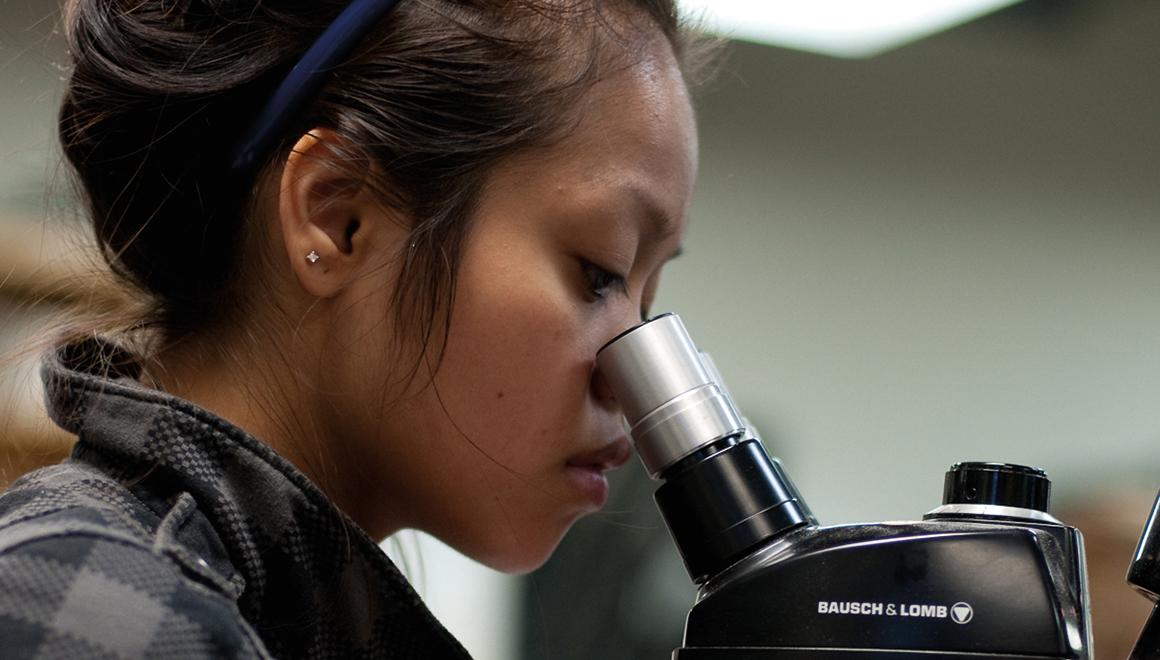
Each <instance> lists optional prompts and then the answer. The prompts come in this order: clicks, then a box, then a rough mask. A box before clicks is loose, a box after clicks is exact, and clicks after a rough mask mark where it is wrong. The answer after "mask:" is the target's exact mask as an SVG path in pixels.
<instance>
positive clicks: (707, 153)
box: [0, 0, 1160, 660]
mask: <svg viewBox="0 0 1160 660" xmlns="http://www.w3.org/2000/svg"><path fill="white" fill-rule="evenodd" d="M1060 4H1061V5H1062V4H1064V3H1060ZM1066 4H1068V5H1069V6H1071V7H1074V8H1078V9H1077V11H1078V12H1079V13H1078V14H1077V15H1074V16H1073V17H1072V19H1071V20H1070V21H1069V20H1067V18H1066V17H1065V18H1064V19H1063V20H1062V22H1055V23H1049V24H1047V25H1046V26H1044V25H1041V24H1039V23H1036V24H1031V23H1019V22H1017V21H1008V22H998V23H996V22H987V23H982V24H978V25H972V26H966V27H965V28H963V29H960V30H956V31H954V32H952V33H950V34H948V35H945V36H943V37H940V38H938V39H934V40H930V41H927V42H921V43H919V44H916V45H914V46H912V47H909V48H906V49H903V50H901V51H898V52H895V53H892V54H888V55H886V56H884V57H882V58H879V59H875V60H870V61H866V62H857V61H853V62H852V61H839V60H829V59H826V58H821V57H816V56H809V55H803V54H794V53H790V52H787V51H780V50H775V49H770V48H762V47H757V46H751V45H738V46H736V47H735V49H734V55H733V57H732V58H731V62H730V64H729V65H728V66H727V67H726V69H725V73H724V74H723V75H722V77H721V79H720V80H719V82H718V83H716V84H715V85H714V86H713V87H712V88H711V91H710V93H708V94H706V95H704V99H703V102H702V105H701V120H702V121H701V125H702V156H703V162H702V171H701V177H700V183H699V193H698V197H697V200H696V203H695V208H694V213H693V221H692V225H691V228H690V233H689V236H688V240H687V245H686V249H687V254H686V256H684V257H682V258H681V259H680V260H678V261H677V262H675V263H674V264H673V265H672V267H671V268H670V270H669V272H668V274H667V275H666V281H665V283H664V285H663V287H662V291H661V297H660V300H659V301H658V304H657V306H656V310H657V311H661V310H664V309H671V310H675V311H678V312H680V313H681V314H682V316H683V317H684V318H685V320H686V323H687V324H688V326H689V327H690V329H691V331H692V332H693V333H694V337H695V339H697V340H698V342H699V343H700V344H701V345H702V347H703V348H705V349H706V350H709V351H710V352H712V353H713V355H714V357H715V359H716V361H717V364H718V365H719V367H720V368H721V371H722V372H723V373H724V375H725V377H726V378H727V379H728V381H729V382H730V385H731V389H732V390H733V392H734V394H735V395H736V396H737V397H738V399H739V403H740V404H741V406H742V408H743V410H744V411H745V412H746V414H747V415H748V416H749V417H750V418H751V419H753V420H754V421H755V422H757V423H759V424H760V425H761V427H762V429H763V432H764V433H765V435H766V437H767V439H768V444H769V445H770V447H771V448H772V449H773V450H774V451H775V453H778V454H780V455H782V456H783V457H784V458H785V459H786V461H787V467H788V469H789V470H790V472H791V474H792V475H793V476H794V478H795V479H796V480H797V482H798V485H799V486H800V487H801V489H802V490H803V491H804V492H805V494H806V496H807V497H808V499H809V500H810V503H811V505H812V506H813V508H814V510H815V512H816V513H817V514H818V515H819V516H820V517H822V518H823V519H824V520H825V521H827V522H847V521H856V520H869V519H886V518H913V517H916V516H918V515H920V514H921V513H922V512H924V511H925V510H927V509H930V508H932V507H933V506H935V505H936V504H937V503H938V498H939V496H940V492H941V480H942V472H943V471H944V470H945V469H946V468H947V467H948V466H949V464H950V463H952V462H953V461H956V460H960V459H975V460H979V459H985V460H1008V461H1018V462H1026V463H1032V464H1036V465H1040V466H1042V467H1044V468H1046V469H1047V470H1048V471H1049V473H1050V474H1051V476H1052V477H1053V478H1054V480H1055V483H1056V487H1057V493H1058V494H1059V495H1060V497H1062V498H1063V499H1068V498H1071V499H1078V498H1082V497H1098V496H1099V495H1100V493H1102V492H1110V491H1112V490H1113V489H1115V488H1117V487H1119V486H1120V485H1122V484H1124V483H1139V484H1143V485H1144V486H1145V487H1150V488H1155V487H1156V486H1160V296H1158V291H1160V185H1157V181H1156V179H1157V175H1158V173H1160V119H1158V117H1160V115H1158V111H1160V79H1158V78H1157V76H1156V72H1157V71H1158V70H1160V66H1158V65H1160V40H1157V39H1156V34H1157V33H1158V32H1157V29H1158V28H1160V4H1157V3H1139V2H1131V1H1126V0H1107V1H1106V2H1105V1H1103V0H1101V2H1099V3H1066ZM53 5H54V3H52V2H41V1H40V0H35V1H34V0H10V1H9V2H6V3H5V4H3V5H0V17H2V19H3V20H2V21H0V26H2V27H0V89H2V90H3V92H2V94H0V113H2V116H4V118H5V119H4V121H3V122H0V207H2V208H3V209H8V208H19V209H21V210H22V211H26V210H28V209H29V208H32V209H35V208H39V205H40V200H42V199H43V189H44V181H45V180H46V179H45V173H46V172H47V173H50V174H51V173H52V172H53V171H54V168H53V158H54V157H53V156H52V154H53V153H54V151H53V148H52V147H51V145H50V144H48V143H46V142H44V140H45V139H46V138H47V136H49V135H51V122H52V117H53V114H54V112H55V108H54V107H53V105H54V102H55V100H54V99H55V91H54V90H55V84H56V81H55V78H56V77H57V76H58V75H59V74H58V72H57V71H56V70H55V69H53V67H52V59H53V58H54V57H57V56H58V53H59V41H58V40H56V41H54V40H53V37H52V35H51V29H50V28H51V25H52V20H51V19H48V22H44V21H43V20H40V21H39V22H38V23H36V25H37V27H35V28H32V29H27V28H26V27H25V26H28V25H32V24H33V21H38V20H39V19H43V18H44V17H45V16H47V15H48V14H49V12H50V8H51V7H52V6H53ZM54 44H55V45H54ZM0 218H3V213H0ZM0 221H2V220H0ZM2 276H3V268H2V264H0V277H2ZM2 328H3V326H2V325H0V331H2ZM628 469H637V468H636V466H632V465H630V466H629V467H628ZM649 505H650V504H649V503H642V506H649ZM423 554H424V557H425V560H424V561H425V564H426V570H425V571H424V574H425V577H423V576H421V577H420V579H419V580H418V582H419V585H418V586H419V588H420V591H421V593H424V594H425V595H426V596H427V597H428V599H429V600H430V601H431V604H432V607H433V609H434V610H435V611H436V612H437V614H438V615H439V616H441V617H442V618H444V620H446V621H447V622H448V625H449V627H450V628H451V629H452V631H453V632H455V633H456V634H457V635H458V636H459V637H460V638H461V639H464V641H465V642H466V643H467V645H468V646H469V648H471V649H472V650H473V652H475V653H476V654H477V657H479V658H481V659H482V660H486V659H487V658H507V657H512V652H511V646H510V645H511V643H512V639H513V638H512V628H511V627H510V626H511V625H515V624H516V623H518V622H515V621H514V620H513V616H514V615H513V611H514V609H513V606H512V603H513V601H512V599H513V595H512V589H511V584H512V583H511V581H510V580H507V579H504V578H501V577H499V576H496V575H494V574H493V573H490V572H489V571H487V570H486V569H482V568H479V567H474V566H471V565H469V564H466V563H464V562H465V560H462V559H454V558H449V557H450V555H448V554H447V553H446V552H445V551H443V550H441V549H440V550H431V551H430V552H426V551H425V552H424V553H423Z"/></svg>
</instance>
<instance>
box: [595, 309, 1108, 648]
mask: <svg viewBox="0 0 1160 660" xmlns="http://www.w3.org/2000/svg"><path fill="white" fill-rule="evenodd" d="M654 324H655V325H654ZM650 326H652V327H650ZM637 333H639V334H638V336H636V337H633V335H634V334H637ZM618 344H619V346H618ZM673 356H677V357H673ZM597 364H598V368H600V369H601V370H602V371H603V372H604V373H605V374H606V377H607V378H608V380H609V382H610V384H611V386H612V389H613V391H614V392H615V394H616V396H617V398H618V399H619V400H620V401H621V403H622V407H623V408H624V409H625V415H626V419H627V421H628V425H629V428H630V432H631V433H632V435H633V440H634V443H635V444H636V446H637V450H638V453H639V454H640V456H641V459H642V462H643V463H644V464H645V467H646V469H648V471H649V473H650V475H651V476H653V477H654V478H656V479H658V480H660V481H661V482H662V484H661V485H660V487H659V488H658V489H657V491H656V494H655V499H656V503H657V506H658V508H659V509H660V512H661V515H662V517H663V518H664V520H665V523H666V525H667V526H668V528H669V531H670V533H671V535H672V537H673V540H674V542H675V544H676V546H677V548H678V550H679V551H680V553H681V556H682V558H683V559H684V562H685V566H686V568H687V569H688V571H689V575H690V577H691V578H692V579H693V581H694V582H695V583H696V584H697V585H698V587H699V591H698V594H697V599H696V602H695V604H694V605H693V607H692V609H691V611H690V612H689V615H688V620H687V623H686V627H685V636H684V640H683V644H682V646H681V647H680V648H678V649H677V650H675V651H674V652H673V658H674V660H832V659H837V658H856V659H860V658H865V659H868V660H869V659H874V660H878V659H886V658H890V659H899V660H903V659H914V660H920V659H922V660H945V659H950V658H956V659H957V658H961V659H968V658H974V659H976V660H983V659H986V660H1003V659H1015V658H1041V659H1042V658H1068V659H1076V660H1079V659H1087V658H1090V657H1091V630H1090V618H1089V614H1088V605H1087V584H1086V581H1087V578H1086V568H1085V562H1084V553H1083V541H1082V538H1081V536H1080V533H1079V531H1078V530H1076V529H1075V528H1073V527H1068V526H1066V525H1064V524H1063V523H1061V522H1060V521H1058V520H1056V519H1055V518H1054V517H1052V516H1051V515H1049V514H1048V513H1047V508H1048V500H1049V491H1050V482H1049V481H1048V479H1047V477H1046V475H1045V474H1044V473H1043V472H1042V471H1040V470H1037V469H1034V468H1028V467H1023V466H1018V465H1010V464H1000V463H959V464H956V465H954V466H953V467H952V468H951V469H950V471H948V472H947V473H946V477H945V480H944V489H943V501H942V505H941V506H939V507H937V508H935V509H934V510H933V511H931V512H930V513H928V514H926V516H924V518H923V520H921V521H910V522H883V523H870V524H858V525H837V526H819V525H818V523H817V521H816V519H815V517H814V516H813V514H812V513H811V512H810V510H809V508H808V506H807V505H806V503H805V500H804V498H802V496H801V494H800V493H799V492H798V490H797V488H796V487H795V486H794V484H793V482H792V481H791V480H790V478H789V476H788V475H787V474H786V472H785V470H784V469H783V468H782V466H781V464H780V462H778V461H777V460H776V459H772V458H771V457H770V456H769V455H768V454H767V453H766V451H765V449H764V447H763V446H762V444H761V442H760V439H759V438H758V437H756V434H755V432H754V431H753V430H752V428H751V427H750V426H749V424H748V422H746V421H744V419H743V418H741V417H740V415H739V414H738V413H736V409H735V407H734V406H733V404H732V397H730V396H729V394H728V390H727V389H726V388H725V385H724V383H723V382H721V378H720V375H719V374H717V372H716V369H715V367H713V366H712V361H711V360H709V359H708V357H707V356H706V355H704V354H702V353H700V352H699V351H697V350H696V348H695V347H694V346H693V345H692V342H691V340H689V339H688V337H687V334H685V330H684V326H683V325H682V324H681V323H680V320H679V319H677V318H675V317H674V316H673V315H664V316H661V317H657V318H654V319H651V320H650V321H648V322H646V323H644V324H642V325H640V326H637V328H634V329H633V330H630V331H628V332H626V333H624V334H622V335H621V336H620V337H618V338H616V339H614V340H613V341H612V342H610V343H609V344H608V345H606V346H605V348H604V349H602V350H601V354H600V355H598V357H597ZM875 478H879V479H881V478H883V477H882V476H881V475H877V476H875V475H867V477H866V483H864V484H862V485H863V487H865V488H867V489H872V488H876V487H879V486H877V485H876V484H875V482H874V480H875ZM885 478H889V477H885Z"/></svg>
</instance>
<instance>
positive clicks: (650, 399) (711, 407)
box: [596, 314, 745, 479]
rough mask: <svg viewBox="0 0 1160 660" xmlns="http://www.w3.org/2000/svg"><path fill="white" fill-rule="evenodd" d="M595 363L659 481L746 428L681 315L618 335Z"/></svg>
mask: <svg viewBox="0 0 1160 660" xmlns="http://www.w3.org/2000/svg"><path fill="white" fill-rule="evenodd" d="M596 367H597V369H599V370H600V372H601V374H602V375H603V376H604V379H605V380H606V381H607V382H608V385H609V387H611V388H612V391H613V393H614V394H615V396H616V399H617V401H618V402H619V403H620V405H621V408H622V410H623V411H624V417H625V419H626V420H627V421H628V426H629V433H630V435H631V436H632V440H633V444H634V445H635V446H636V451H637V454H639V455H640V458H641V461H642V462H643V463H644V466H645V469H646V470H648V473H649V476H651V477H653V478H654V479H655V478H657V476H658V475H660V474H661V473H662V472H664V471H665V469H666V468H668V467H669V466H671V465H673V464H674V463H676V462H677V461H679V460H680V459H682V458H684V457H686V456H688V455H689V454H692V453H693V452H695V451H697V450H698V449H700V448H701V447H704V446H705V445H708V444H711V443H713V442H716V441H717V440H721V439H722V438H727V437H729V436H731V435H737V434H739V433H741V432H742V431H744V430H745V425H744V423H743V422H742V421H741V415H739V414H738V412H737V408H736V407H735V406H734V404H733V401H732V399H730V397H729V395H728V393H727V392H726V391H725V389H724V388H723V387H722V386H721V385H720V384H719V376H717V374H716V369H715V368H714V367H712V366H709V367H708V368H706V364H705V363H704V362H703V361H702V357H701V354H700V353H699V352H698V351H697V347H696V346H694V345H693V340H692V339H690V338H689V333H688V332H687V331H686V330H685V325H684V324H683V323H681V319H680V317H679V316H677V315H676V314H665V315H663V316H658V317H656V318H654V319H651V320H649V321H647V322H645V323H642V324H641V325H638V326H636V327H635V328H633V329H631V330H629V331H627V332H625V333H624V334H622V335H621V336H619V337H617V338H616V339H614V340H612V341H611V342H609V343H608V344H607V345H605V346H604V348H602V349H600V352H599V353H597V355H596Z"/></svg>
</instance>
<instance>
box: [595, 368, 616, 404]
mask: <svg viewBox="0 0 1160 660" xmlns="http://www.w3.org/2000/svg"><path fill="white" fill-rule="evenodd" d="M592 395H593V397H594V398H595V399H596V400H597V401H598V402H599V403H600V404H601V405H602V406H604V407H605V408H608V409H609V410H612V411H614V412H617V413H619V412H620V403H619V402H618V401H617V400H616V394H615V393H614V392H613V391H612V387H610V386H609V385H608V380H607V379H605V378H604V374H602V373H600V370H599V369H597V368H596V367H595V366H593V367H592Z"/></svg>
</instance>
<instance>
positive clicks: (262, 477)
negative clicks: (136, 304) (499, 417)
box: [0, 339, 467, 658]
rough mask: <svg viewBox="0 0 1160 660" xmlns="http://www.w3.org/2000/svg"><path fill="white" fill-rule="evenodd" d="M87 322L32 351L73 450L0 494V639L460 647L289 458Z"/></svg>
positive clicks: (55, 653) (292, 649)
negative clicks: (70, 339) (75, 334)
mask: <svg viewBox="0 0 1160 660" xmlns="http://www.w3.org/2000/svg"><path fill="white" fill-rule="evenodd" d="M138 373H139V369H138V367H137V366H136V362H135V361H134V359H133V357H132V356H131V355H130V354H128V353H127V352H125V351H123V350H121V349H119V348H118V347H117V346H116V345H115V344H114V343H112V342H109V341H105V340H99V339H92V340H88V341H84V342H79V343H76V344H72V345H67V346H63V347H61V348H60V349H58V350H57V351H54V352H53V353H52V354H50V355H49V356H48V357H47V358H46V360H45V363H44V366H43V368H42V376H43V378H44V381H45V398H46V401H47V403H48V408H49V412H50V414H51V416H52V417H53V419H54V421H56V422H57V423H58V424H60V425H61V426H62V427H63V428H65V429H67V430H69V431H70V432H72V433H75V434H76V435H77V436H78V440H77V444H76V446H75V447H74V449H73V452H72V456H71V458H69V459H67V460H66V461H64V462H63V463H61V464H59V465H56V466H52V467H48V468H45V469H42V470H38V471H36V472H32V473H29V474H27V475H25V476H24V477H22V478H20V479H19V480H18V481H17V482H16V483H14V484H13V485H12V486H11V488H10V489H9V490H7V491H6V492H4V493H2V494H0V657H4V658H74V657H83V658H161V657H164V658H178V657H180V658H209V657H212V658H266V657H286V658H290V657H303V658H466V657H467V653H466V652H465V651H464V650H463V648H462V647H461V646H460V645H459V644H458V642H456V641H455V640H454V639H453V638H452V637H451V635H450V634H448V633H447V632H446V631H445V630H444V629H443V627H442V626H440V625H439V623H438V622H437V621H436V620H435V619H434V618H433V617H432V616H431V614H430V612H428V610H427V608H426V607H425V606H424V605H423V603H422V602H421V600H420V599H419V597H418V596H417V595H416V594H415V592H414V591H413V590H412V589H411V587H410V586H409V585H408V584H407V582H406V580H405V579H404V578H403V576H402V575H401V574H400V573H399V571H398V569H397V568H396V567H395V565H394V564H393V563H391V561H390V560H389V559H388V558H387V557H386V555H385V554H383V552H382V550H381V549H380V548H379V547H378V545H376V544H375V543H374V542H373V541H371V539H370V538H368V537H367V536H366V534H364V533H363V532H362V531H361V530H360V529H359V528H358V527H356V526H355V524H354V523H353V522H351V521H350V520H349V519H348V518H347V517H345V516H344V515H343V514H342V513H340V512H339V511H338V510H337V509H336V508H335V507H334V505H333V504H332V503H331V502H330V501H329V500H328V499H327V498H326V497H325V496H324V495H323V494H322V492H321V491H319V490H318V488H316V487H315V486H314V485H313V484H312V483H311V482H310V481H309V480H307V479H306V477H305V476H303V475H302V474H301V473H300V472H298V471H297V470H296V469H295V468H294V467H293V466H292V465H290V463H288V462H287V461H286V460H284V459H283V458H281V457H280V456H278V455H277V454H275V453H274V452H272V451H271V450H270V449H269V448H268V447H267V446H266V445H264V444H262V443H261V442H259V441H257V440H255V439H254V438H253V437H251V436H249V435H247V434H246V433H245V432H243V431H241V430H240V429H238V428H237V427H235V426H232V425H230V424H229V423H228V422H226V421H224V420H222V419H221V418H219V417H216V416H214V415H212V414H210V413H208V412H206V411H205V410H203V409H200V408H198V407H196V406H194V405H192V404H190V403H189V402H186V401H182V400H180V399H177V398H175V397H172V396H169V395H166V394H163V393H160V392H157V391H154V390H150V389H146V388H144V387H142V386H141V385H140V384H138V383H137V381H136V376H137V375H138Z"/></svg>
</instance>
